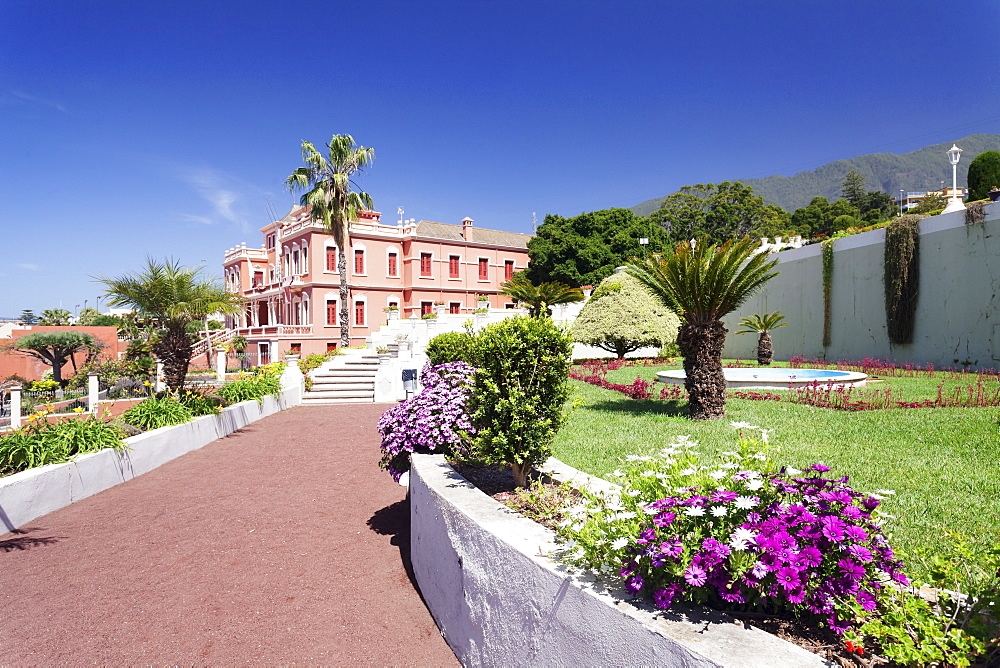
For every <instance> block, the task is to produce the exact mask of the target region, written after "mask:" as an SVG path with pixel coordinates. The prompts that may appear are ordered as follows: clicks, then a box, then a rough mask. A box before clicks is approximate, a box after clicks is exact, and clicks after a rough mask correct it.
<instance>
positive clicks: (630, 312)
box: [570, 274, 680, 359]
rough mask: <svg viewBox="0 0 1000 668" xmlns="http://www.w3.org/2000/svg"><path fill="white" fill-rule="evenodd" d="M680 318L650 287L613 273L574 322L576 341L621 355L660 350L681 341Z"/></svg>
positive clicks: (623, 275)
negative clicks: (654, 294) (645, 350)
mask: <svg viewBox="0 0 1000 668" xmlns="http://www.w3.org/2000/svg"><path fill="white" fill-rule="evenodd" d="M679 326H680V319H679V318H678V317H677V315H676V314H675V313H674V312H673V311H670V310H669V309H667V308H665V307H664V306H663V303H662V302H661V301H660V300H658V299H657V298H656V297H654V296H653V295H652V294H651V293H650V292H649V290H648V289H647V288H646V286H645V285H644V284H643V283H641V282H640V281H638V280H637V279H636V278H634V277H632V276H630V275H628V274H612V275H611V276H608V277H607V278H605V279H604V280H603V281H601V284H600V285H599V286H597V289H596V290H594V293H593V294H592V295H591V296H590V299H589V300H587V303H586V304H584V306H583V309H582V310H581V311H580V315H578V316H577V317H576V320H574V321H573V326H572V329H571V331H570V334H571V335H572V336H573V340H574V341H577V342H579V343H583V344H586V345H589V346H596V347H598V348H600V349H601V350H607V351H608V352H611V353H614V354H615V355H617V356H618V359H621V358H623V357H625V355H626V354H628V353H630V352H633V351H636V350H639V349H640V348H645V347H647V346H656V347H657V348H659V347H662V346H665V345H667V344H668V343H673V342H674V341H675V340H676V339H677V328H678V327H679Z"/></svg>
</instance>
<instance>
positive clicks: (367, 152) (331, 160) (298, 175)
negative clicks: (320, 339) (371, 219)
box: [285, 135, 375, 348]
mask: <svg viewBox="0 0 1000 668" xmlns="http://www.w3.org/2000/svg"><path fill="white" fill-rule="evenodd" d="M326 148H327V150H328V154H327V155H326V156H324V155H323V154H322V153H320V152H319V151H317V150H316V147H315V146H313V145H312V143H311V142H307V141H304V142H302V159H303V160H304V161H305V163H306V166H305V167H299V168H298V169H296V170H295V171H294V172H292V174H291V176H289V177H288V178H287V179H285V185H286V186H288V189H289V190H290V191H292V192H295V191H298V190H304V191H305V192H304V193H303V194H302V197H301V198H300V199H299V202H300V203H301V204H302V205H303V206H308V207H309V216H310V218H311V219H312V220H314V221H323V225H324V227H326V231H327V232H328V233H329V234H330V235H331V236H332V237H333V238H334V240H335V241H336V242H337V271H338V272H339V273H340V314H339V316H340V317H339V320H340V345H341V347H342V348H346V347H347V346H349V345H351V331H350V327H351V326H350V321H349V320H348V317H349V311H348V308H347V304H348V294H347V247H348V246H349V245H350V243H351V237H350V229H349V227H350V224H351V221H352V220H356V219H357V217H358V212H359V211H365V210H371V209H372V198H371V197H370V196H369V195H368V193H366V192H362V191H360V190H359V191H355V190H352V186H354V185H355V184H354V183H353V182H352V181H351V176H352V175H353V174H354V173H355V172H358V171H360V170H361V169H362V168H364V166H365V165H367V164H368V163H369V162H371V161H372V160H373V159H374V158H375V149H373V148H365V147H364V146H357V145H355V143H354V137H352V136H351V135H334V136H333V137H332V138H331V139H330V143H329V144H327V145H326Z"/></svg>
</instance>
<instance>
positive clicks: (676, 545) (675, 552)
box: [660, 540, 684, 557]
mask: <svg viewBox="0 0 1000 668" xmlns="http://www.w3.org/2000/svg"><path fill="white" fill-rule="evenodd" d="M683 552H684V544H683V543H682V542H681V541H679V540H672V541H669V542H667V543H660V553H661V554H663V555H665V556H668V557H679V556H681V554H682V553H683Z"/></svg>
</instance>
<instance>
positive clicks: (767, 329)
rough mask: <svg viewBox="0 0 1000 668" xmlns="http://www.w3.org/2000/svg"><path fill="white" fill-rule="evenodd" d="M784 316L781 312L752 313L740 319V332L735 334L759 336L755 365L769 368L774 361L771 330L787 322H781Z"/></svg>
mask: <svg viewBox="0 0 1000 668" xmlns="http://www.w3.org/2000/svg"><path fill="white" fill-rule="evenodd" d="M784 319H785V316H783V315H781V311H774V312H773V313H765V314H763V315H761V314H760V313H754V314H753V315H751V316H748V317H746V318H740V327H742V328H743V329H741V330H740V331H738V332H736V333H737V334H759V335H760V336H759V337H758V338H757V365H758V366H769V365H770V364H771V361H772V360H773V359H774V345H773V344H772V343H771V330H772V329H777V328H779V327H784V326H785V325H787V324H788V323H787V322H782V320H784Z"/></svg>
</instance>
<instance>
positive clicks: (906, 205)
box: [892, 187, 969, 211]
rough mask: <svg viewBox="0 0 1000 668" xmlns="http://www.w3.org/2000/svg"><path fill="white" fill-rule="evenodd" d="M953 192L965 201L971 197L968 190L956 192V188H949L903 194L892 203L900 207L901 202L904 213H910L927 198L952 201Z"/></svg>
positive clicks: (897, 196) (960, 189)
mask: <svg viewBox="0 0 1000 668" xmlns="http://www.w3.org/2000/svg"><path fill="white" fill-rule="evenodd" d="M953 191H954V192H956V193H957V194H958V196H959V197H961V198H962V199H963V200H964V199H965V198H966V197H968V196H969V189H968V188H958V189H957V190H956V189H955V188H951V187H948V188H944V189H943V190H931V191H928V192H912V193H909V192H908V193H902V194H899V195H896V196H895V197H893V198H892V201H893V203H894V204H895V205H896V206H897V207H898V206H899V205H900V202H902V204H903V211H909V210H910V209H912V208H914V207H916V206H917V205H918V204H920V202H921V200H923V199H924V198H925V197H943V198H945V200H950V199H951V195H952V192H953Z"/></svg>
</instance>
